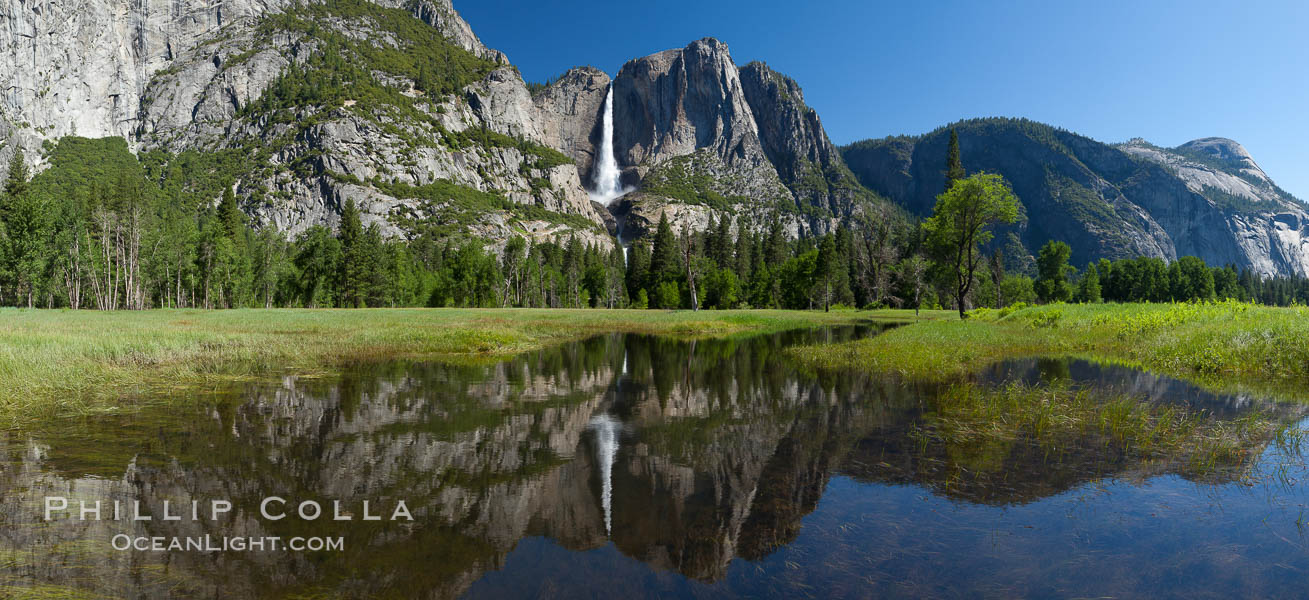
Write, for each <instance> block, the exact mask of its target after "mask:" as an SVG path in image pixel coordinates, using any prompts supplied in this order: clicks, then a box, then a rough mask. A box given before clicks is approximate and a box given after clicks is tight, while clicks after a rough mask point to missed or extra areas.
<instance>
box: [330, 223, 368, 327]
mask: <svg viewBox="0 0 1309 600" xmlns="http://www.w3.org/2000/svg"><path fill="white" fill-rule="evenodd" d="M363 237H364V228H363V224H362V222H361V221H360V219H359V207H358V206H356V205H355V201H354V198H350V199H349V200H346V202H345V208H343V209H342V210H341V228H340V229H339V230H338V231H337V234H336V239H337V240H339V241H340V242H341V265H340V270H339V271H338V273H337V277H338V282H339V283H338V284H337V290H338V291H339V292H340V299H339V301H338V303H339V304H340V305H341V306H343V307H345V308H354V307H357V306H359V305H361V304H362V303H363V302H364V293H365V286H366V281H367V272H366V271H364V267H365V265H364V262H365V257H364V254H365V251H366V249H365V248H364V240H363Z"/></svg>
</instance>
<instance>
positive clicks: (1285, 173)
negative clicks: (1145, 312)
mask: <svg viewBox="0 0 1309 600" xmlns="http://www.w3.org/2000/svg"><path fill="white" fill-rule="evenodd" d="M455 8H456V9H458V10H459V11H460V13H461V14H462V15H463V16H464V18H465V19H466V20H467V21H468V22H469V23H470V24H471V25H472V27H473V30H474V31H475V32H476V33H477V34H478V36H480V37H481V38H482V41H483V42H485V43H486V44H487V45H489V46H491V47H493V48H497V49H499V50H502V51H504V52H505V53H506V54H508V55H509V59H510V60H511V61H513V63H514V64H516V65H518V67H519V69H520V70H521V71H522V73H523V76H524V77H525V78H527V79H528V80H536V81H540V80H544V79H546V78H547V77H550V76H552V75H556V74H558V73H561V72H563V71H565V70H567V69H568V68H569V67H572V66H576V65H594V66H596V67H599V68H601V69H604V70H605V71H608V72H609V73H610V74H614V73H616V72H617V71H618V69H619V67H621V66H622V65H623V63H624V62H626V61H627V60H629V59H632V58H636V57H639V56H645V55H647V54H651V53H654V52H657V51H660V50H664V49H668V48H676V47H681V46H684V45H686V43H687V42H690V41H691V40H695V39H699V38H701V37H706V36H712V37H716V38H718V39H720V40H723V41H724V42H726V43H727V44H728V45H729V46H730V47H731V50H732V57H733V58H734V59H735V60H736V62H737V63H738V64H745V63H747V62H749V61H751V60H763V61H765V62H767V63H768V64H769V65H771V66H772V67H773V68H774V69H776V70H778V71H781V72H783V73H786V74H788V75H790V76H792V77H793V78H795V79H796V80H797V81H798V82H799V83H800V85H801V86H802V87H803V88H804V91H805V99H806V100H807V101H808V103H809V105H810V106H812V107H814V108H815V109H816V110H817V111H818V114H819V115H820V116H821V117H822V119H823V123H824V125H825V126H826V128H827V132H828V135H830V136H831V137H832V140H833V141H835V142H836V143H838V144H845V143H849V142H852V141H855V140H860V139H865V138H876V137H884V136H887V135H893V134H901V133H904V134H918V133H924V132H927V131H930V130H932V129H935V128H936V127H938V126H940V125H943V124H946V123H949V122H952V121H956V120H959V119H965V118H971V117H985V116H1011V117H1027V118H1030V119H1034V120H1037V121H1042V122H1046V123H1050V124H1052V125H1058V126H1060V127H1064V128H1066V129H1070V130H1072V131H1076V132H1078V133H1082V134H1085V135H1088V136H1090V137H1093V138H1095V139H1098V140H1101V141H1105V142H1120V141H1125V140H1127V139H1129V138H1132V137H1138V136H1139V137H1143V138H1146V139H1147V140H1149V141H1151V142H1153V143H1155V144H1158V145H1161V146H1175V145H1178V144H1181V143H1183V142H1186V141H1188V140H1191V139H1195V138H1200V137H1207V136H1222V137H1229V138H1232V139H1235V140H1236V141H1238V142H1241V143H1242V144H1243V145H1245V147H1246V148H1247V149H1248V150H1249V151H1250V153H1251V154H1252V155H1254V158H1255V160H1256V161H1257V162H1259V164H1260V166H1262V167H1263V168H1264V170H1265V171H1267V172H1268V174H1269V175H1270V176H1271V177H1272V178H1273V179H1274V180H1275V181H1277V182H1278V183H1279V184H1280V185H1281V186H1282V187H1283V188H1286V189H1287V190H1288V191H1290V192H1291V193H1293V194H1295V195H1297V196H1298V197H1300V198H1301V199H1303V200H1309V143H1306V141H1307V140H1309V116H1307V115H1306V113H1307V112H1309V42H1306V41H1305V39H1306V37H1309V2H1307V1H1305V0H1281V1H1275V2H1274V1H1269V2H1217V1H1205V2H1196V3H1184V2H1174V1H1166V2H1165V1H1156V0H1140V1H1137V2H1128V1H1105V2H1082V3H1076V4H1074V3H1065V2H1048V1H1047V2H1004V1H1001V2H934V1H933V2H865V1H860V0H837V1H831V2H813V3H803V2H801V3H797V2H793V1H791V2H781V1H778V0H726V1H716V0H661V1H659V2H640V3H629V2H612V1H609V2H600V1H596V0H576V1H572V2H560V1H554V0H537V1H520V2H504V1H496V0H455Z"/></svg>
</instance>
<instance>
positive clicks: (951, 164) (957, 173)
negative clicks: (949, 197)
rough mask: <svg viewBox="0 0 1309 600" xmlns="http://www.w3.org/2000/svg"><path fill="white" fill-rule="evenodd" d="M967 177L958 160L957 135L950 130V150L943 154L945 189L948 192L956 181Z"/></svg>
mask: <svg viewBox="0 0 1309 600" xmlns="http://www.w3.org/2000/svg"><path fill="white" fill-rule="evenodd" d="M966 176H967V173H965V172H964V165H963V162H962V161H960V159H959V134H958V133H955V130H954V128H953V127H952V128H950V148H949V149H948V150H946V152H945V189H946V191H949V190H950V188H951V187H953V186H954V184H955V182H956V181H959V180H960V179H963V178H964V177H966Z"/></svg>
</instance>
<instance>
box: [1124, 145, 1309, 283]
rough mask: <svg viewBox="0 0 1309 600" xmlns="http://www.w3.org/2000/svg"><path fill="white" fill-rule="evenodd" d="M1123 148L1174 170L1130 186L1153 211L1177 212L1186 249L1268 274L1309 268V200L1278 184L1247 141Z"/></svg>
mask: <svg viewBox="0 0 1309 600" xmlns="http://www.w3.org/2000/svg"><path fill="white" fill-rule="evenodd" d="M1118 148H1119V149H1121V150H1122V151H1123V152H1125V153H1127V154H1130V155H1132V156H1135V157H1138V158H1142V159H1145V160H1147V161H1150V162H1153V163H1157V164H1159V165H1161V166H1162V167H1164V168H1163V169H1162V170H1163V171H1164V172H1165V173H1166V174H1167V175H1169V176H1171V178H1163V177H1161V178H1157V179H1156V180H1155V181H1154V183H1156V185H1147V184H1146V182H1142V181H1134V182H1132V183H1133V185H1132V186H1130V187H1131V189H1132V192H1134V193H1135V194H1136V195H1138V196H1140V197H1141V198H1143V201H1144V202H1145V203H1146V205H1147V206H1149V207H1150V209H1151V210H1152V211H1160V212H1165V214H1168V215H1176V217H1175V218H1174V219H1169V221H1170V222H1171V223H1170V224H1175V226H1174V227H1170V229H1169V230H1170V233H1171V232H1173V231H1174V230H1176V232H1177V233H1175V234H1174V237H1175V238H1176V239H1177V244H1178V248H1179V252H1180V253H1182V254H1195V255H1197V256H1201V257H1205V259H1206V260H1210V259H1209V257H1210V256H1212V257H1214V259H1215V260H1222V261H1223V262H1224V263H1232V264H1237V265H1242V266H1249V267H1251V268H1252V269H1253V270H1254V271H1255V272H1257V273H1261V274H1264V275H1284V274H1301V275H1303V274H1305V273H1309V223H1306V219H1309V208H1307V207H1306V206H1305V205H1304V204H1303V203H1301V202H1300V201H1299V200H1297V199H1296V198H1295V197H1293V196H1291V195H1290V194H1288V193H1287V192H1286V191H1285V190H1282V189H1281V188H1279V187H1277V184H1275V183H1273V181H1272V179H1271V178H1269V177H1268V175H1267V174H1266V173H1264V172H1263V169H1261V168H1259V165H1258V164H1256V163H1255V161H1254V158H1253V157H1251V156H1250V153H1249V152H1247V151H1246V149H1245V148H1244V147H1242V146H1241V145H1240V144H1238V143H1236V142H1235V141H1232V140H1229V139H1226V138H1203V139H1199V140H1194V141H1191V142H1187V143H1185V144H1182V145H1181V146H1178V147H1177V148H1172V149H1164V148H1159V147H1157V146H1154V145H1152V144H1150V143H1148V142H1146V141H1144V140H1139V139H1137V140H1132V141H1130V142H1128V143H1126V144H1122V145H1120V146H1118ZM1164 179H1166V180H1165V181H1161V180H1164ZM1197 198H1199V199H1201V200H1200V201H1197ZM1161 222H1164V221H1163V220H1162V219H1161Z"/></svg>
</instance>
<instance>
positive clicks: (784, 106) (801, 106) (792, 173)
mask: <svg viewBox="0 0 1309 600" xmlns="http://www.w3.org/2000/svg"><path fill="white" fill-rule="evenodd" d="M741 86H742V89H743V90H744V92H745V98H746V101H747V102H749V104H750V109H751V111H752V112H753V114H754V116H755V123H756V124H757V126H758V127H759V139H760V141H761V142H762V144H763V148H764V152H765V153H766V154H767V155H768V160H769V161H771V162H772V163H773V166H774V167H776V169H777V174H778V176H780V177H781V179H782V181H783V182H784V183H785V184H786V186H787V187H788V188H789V189H790V190H791V192H792V193H794V194H795V197H796V200H797V202H799V203H800V204H802V205H803V204H808V205H812V206H820V207H824V208H826V209H827V210H829V211H831V212H833V213H836V214H849V213H850V212H852V211H853V210H854V207H855V205H856V203H857V202H859V201H860V200H871V199H870V198H869V197H868V196H869V194H868V193H867V191H866V190H865V189H864V188H862V187H861V186H860V185H859V183H858V181H856V180H855V177H854V174H853V173H851V172H850V169H849V168H847V167H846V166H845V160H844V159H843V158H842V157H841V152H840V150H838V149H837V148H836V146H835V145H833V144H832V142H831V140H829V139H828V138H827V132H826V131H825V130H824V129H823V124H822V121H821V120H820V119H819V118H818V112H817V111H815V110H814V109H812V108H810V107H809V106H807V105H806V104H805V101H804V91H803V90H801V89H800V85H799V84H797V83H796V82H795V80H793V79H791V78H790V77H787V76H785V75H783V74H781V73H778V72H776V71H774V70H772V69H770V68H769V67H768V65H766V64H764V63H762V62H752V63H750V64H748V65H746V66H744V67H742V68H741Z"/></svg>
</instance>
